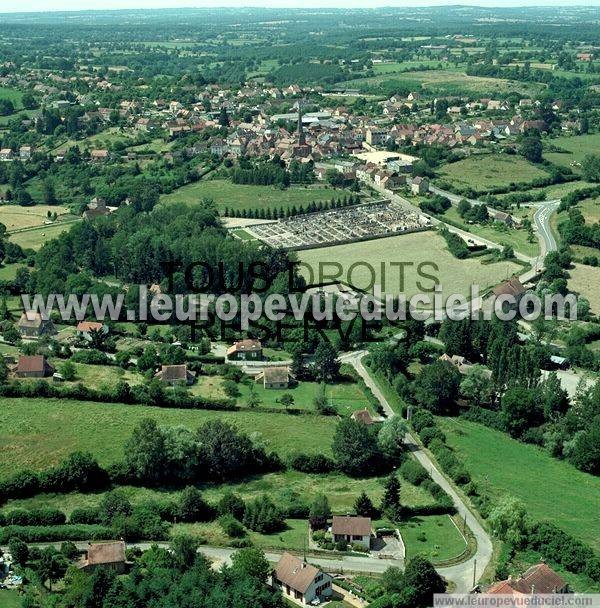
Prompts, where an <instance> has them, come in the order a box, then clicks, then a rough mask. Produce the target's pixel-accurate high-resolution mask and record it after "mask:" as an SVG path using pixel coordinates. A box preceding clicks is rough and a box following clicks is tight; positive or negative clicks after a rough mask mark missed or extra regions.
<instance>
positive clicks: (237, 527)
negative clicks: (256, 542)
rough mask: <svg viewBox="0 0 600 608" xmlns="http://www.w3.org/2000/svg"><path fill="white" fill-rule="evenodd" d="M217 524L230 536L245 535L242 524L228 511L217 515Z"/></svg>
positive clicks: (238, 536) (239, 536)
mask: <svg viewBox="0 0 600 608" xmlns="http://www.w3.org/2000/svg"><path fill="white" fill-rule="evenodd" d="M219 525H220V526H221V528H222V530H223V532H225V534H227V536H230V537H231V538H242V536H245V535H246V530H244V526H243V525H242V524H241V523H240V522H239V521H238V520H237V519H236V518H235V517H234V516H233V515H231V514H230V513H226V514H225V515H221V517H219Z"/></svg>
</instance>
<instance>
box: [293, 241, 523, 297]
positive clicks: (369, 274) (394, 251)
mask: <svg viewBox="0 0 600 608" xmlns="http://www.w3.org/2000/svg"><path fill="white" fill-rule="evenodd" d="M298 257H299V259H300V260H301V261H302V262H304V263H305V264H308V265H309V266H310V268H311V269H312V277H311V276H310V272H309V271H308V270H307V269H306V268H305V267H301V269H302V272H303V274H304V276H305V277H306V278H307V281H309V282H310V283H316V282H318V281H319V268H321V269H322V271H323V272H322V273H321V274H324V273H331V272H333V271H334V270H335V271H336V272H337V270H336V269H335V268H333V267H332V266H331V265H324V263H326V264H331V263H338V264H340V265H341V269H342V273H341V276H339V277H338V278H337V279H336V280H340V281H342V282H345V283H348V284H352V285H354V286H355V287H357V288H363V289H367V288H369V285H370V283H372V282H373V278H374V280H375V282H376V283H377V282H379V283H380V284H381V283H382V282H381V277H382V273H381V264H382V263H383V264H384V265H385V267H384V271H385V272H384V274H385V279H386V280H385V285H383V284H382V291H383V292H384V293H396V294H397V293H399V292H404V293H405V294H406V296H407V297H411V296H412V295H414V294H416V293H421V292H422V291H423V290H424V289H432V288H433V287H434V283H433V280H432V279H428V278H423V277H422V276H419V274H418V273H417V269H418V267H419V264H421V263H423V262H427V263H428V265H426V266H424V267H422V268H421V271H422V272H423V273H425V274H429V275H434V276H435V277H436V278H437V279H438V281H439V283H440V285H441V286H442V288H443V289H442V293H443V294H444V295H445V296H448V295H450V294H453V293H460V294H464V295H468V294H469V290H470V286H471V284H475V285H478V286H479V287H480V289H481V290H487V288H489V287H493V286H495V285H497V284H498V283H499V282H501V281H502V280H504V279H506V278H507V277H510V276H511V275H512V274H513V273H518V272H519V271H520V270H521V267H520V266H518V265H517V264H515V263H513V262H501V263H495V264H487V265H482V264H481V261H480V260H478V259H477V258H473V259H466V260H458V259H456V258H455V257H454V256H453V255H452V254H451V253H450V252H449V251H448V249H447V246H446V241H445V240H444V239H443V238H442V237H441V236H440V235H439V234H437V233H436V232H433V231H427V232H419V233H414V234H405V235H400V236H392V237H388V238H384V239H376V240H373V241H366V242H362V243H351V244H348V245H335V246H332V247H326V248H321V249H307V250H306V251H300V252H298ZM400 262H402V263H405V264H407V263H409V264H411V265H410V266H406V267H405V270H404V282H403V284H401V283H402V282H401V281H400V278H401V276H400V270H399V268H398V267H397V266H396V267H395V268H394V267H392V266H391V265H390V264H391V263H400ZM355 263H360V265H359V266H357V267H355V268H352V265H353V264H355ZM365 263H366V264H369V265H370V268H371V269H372V271H371V269H370V268H368V267H366V266H365ZM432 263H433V264H435V265H436V266H437V270H435V266H432V265H431V264H432ZM320 264H321V266H319V265H320ZM419 283H420V284H421V286H422V288H420V287H419V285H418V284H419Z"/></svg>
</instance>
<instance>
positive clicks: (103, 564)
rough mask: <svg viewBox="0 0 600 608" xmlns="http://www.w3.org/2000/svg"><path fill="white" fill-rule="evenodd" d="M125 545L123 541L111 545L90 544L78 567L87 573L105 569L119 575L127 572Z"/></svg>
mask: <svg viewBox="0 0 600 608" xmlns="http://www.w3.org/2000/svg"><path fill="white" fill-rule="evenodd" d="M125 566H126V564H125V543H124V542H123V541H122V540H119V541H115V542H110V543H90V544H89V545H88V548H87V551H86V554H85V556H84V557H82V558H81V560H80V561H79V564H78V567H79V568H80V569H81V570H84V571H86V572H91V571H93V570H98V569H104V570H113V571H115V572H116V573H118V574H123V573H124V572H125Z"/></svg>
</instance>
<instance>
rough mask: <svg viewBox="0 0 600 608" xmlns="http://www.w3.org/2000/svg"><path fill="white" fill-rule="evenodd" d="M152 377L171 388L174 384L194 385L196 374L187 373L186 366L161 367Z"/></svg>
mask: <svg viewBox="0 0 600 608" xmlns="http://www.w3.org/2000/svg"><path fill="white" fill-rule="evenodd" d="M154 377H155V378H158V379H159V380H160V381H161V382H164V383H165V384H169V385H171V386H175V385H176V384H187V385H188V386H189V385H190V384H193V383H194V379H195V378H196V374H194V372H191V371H189V370H188V368H187V365H163V366H162V368H161V370H160V371H159V372H156V374H155V375H154Z"/></svg>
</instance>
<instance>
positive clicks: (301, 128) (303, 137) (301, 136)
mask: <svg viewBox="0 0 600 608" xmlns="http://www.w3.org/2000/svg"><path fill="white" fill-rule="evenodd" d="M298 145H299V146H304V145H306V135H305V134H304V126H303V125H302V104H301V103H300V102H298Z"/></svg>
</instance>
